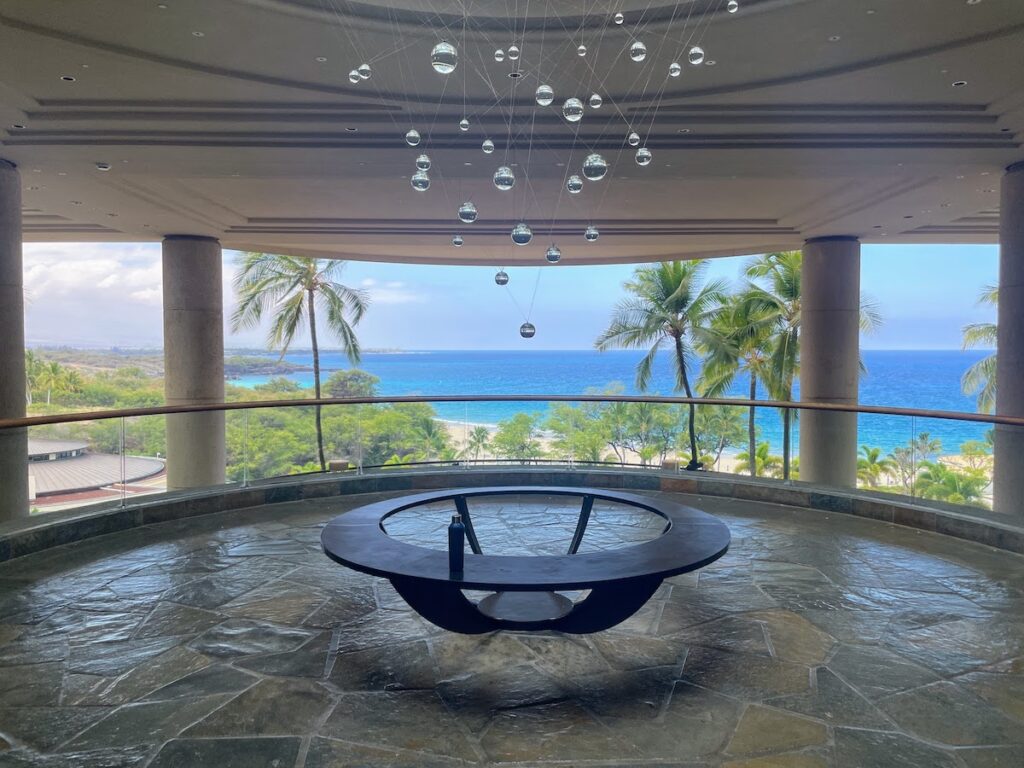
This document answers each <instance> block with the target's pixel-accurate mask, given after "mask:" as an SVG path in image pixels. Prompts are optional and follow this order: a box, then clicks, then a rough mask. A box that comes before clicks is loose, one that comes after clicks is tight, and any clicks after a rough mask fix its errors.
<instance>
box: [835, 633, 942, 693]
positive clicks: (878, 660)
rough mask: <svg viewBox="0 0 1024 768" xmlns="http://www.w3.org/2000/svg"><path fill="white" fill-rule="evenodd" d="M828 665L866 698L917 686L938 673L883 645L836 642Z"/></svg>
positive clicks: (925, 683)
mask: <svg viewBox="0 0 1024 768" xmlns="http://www.w3.org/2000/svg"><path fill="white" fill-rule="evenodd" d="M828 668H829V669H831V670H832V671H833V672H835V673H837V674H838V675H840V676H841V677H842V678H843V679H844V680H846V681H847V682H849V683H850V684H851V685H853V686H854V687H856V688H857V690H859V691H860V692H861V693H863V694H864V695H865V696H867V697H868V698H869V699H878V698H881V697H883V696H888V695H890V694H893V693H898V692H900V691H905V690H908V689H910V688H918V687H920V686H922V685H927V684H928V683H934V682H937V681H938V680H939V676H938V675H937V674H935V673H934V672H932V671H931V670H930V669H926V668H925V667H922V666H920V665H918V664H914V663H912V662H911V661H909V660H908V659H906V658H904V657H903V656H900V655H898V654H896V653H893V652H892V651H889V650H886V649H885V648H878V647H873V646H865V645H847V644H843V645H840V646H839V648H838V649H837V650H836V652H835V653H834V654H833V656H832V658H831V659H829V662H828Z"/></svg>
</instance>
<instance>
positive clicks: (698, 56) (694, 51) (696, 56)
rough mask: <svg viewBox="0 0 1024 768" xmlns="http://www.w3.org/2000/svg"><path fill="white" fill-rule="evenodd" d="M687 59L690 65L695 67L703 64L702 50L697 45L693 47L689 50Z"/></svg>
mask: <svg viewBox="0 0 1024 768" xmlns="http://www.w3.org/2000/svg"><path fill="white" fill-rule="evenodd" d="M688 58H689V60H690V63H691V64H693V65H694V66H697V65H698V64H703V63H704V49H703V48H701V47H700V46H699V45H695V46H693V48H691V49H690V53H689V55H688Z"/></svg>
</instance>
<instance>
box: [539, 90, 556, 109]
mask: <svg viewBox="0 0 1024 768" xmlns="http://www.w3.org/2000/svg"><path fill="white" fill-rule="evenodd" d="M534 96H535V97H536V98H537V103H538V104H540V105H541V106H542V107H546V106H548V105H549V104H551V102H552V101H554V100H555V89H554V88H552V87H551V86H550V85H540V86H538V87H537V92H536V93H535V94H534Z"/></svg>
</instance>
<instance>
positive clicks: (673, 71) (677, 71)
mask: <svg viewBox="0 0 1024 768" xmlns="http://www.w3.org/2000/svg"><path fill="white" fill-rule="evenodd" d="M681 74H683V68H682V67H681V66H679V62H678V61H673V62H672V63H671V64H669V65H668V76H669V77H679V76H680V75H681Z"/></svg>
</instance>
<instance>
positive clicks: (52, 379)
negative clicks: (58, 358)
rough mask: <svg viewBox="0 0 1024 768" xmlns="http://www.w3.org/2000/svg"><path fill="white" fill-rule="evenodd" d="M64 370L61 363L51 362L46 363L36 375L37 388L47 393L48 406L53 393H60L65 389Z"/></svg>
mask: <svg viewBox="0 0 1024 768" xmlns="http://www.w3.org/2000/svg"><path fill="white" fill-rule="evenodd" d="M64 381H65V376H64V368H63V366H61V364H60V363H58V362H54V361H50V362H48V363H47V362H44V363H43V364H42V365H41V366H40V368H39V371H38V373H37V374H36V386H38V387H39V389H41V390H44V391H45V392H46V404H47V405H49V404H50V395H51V394H52V393H53V392H60V391H61V390H62V389H63V387H64Z"/></svg>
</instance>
